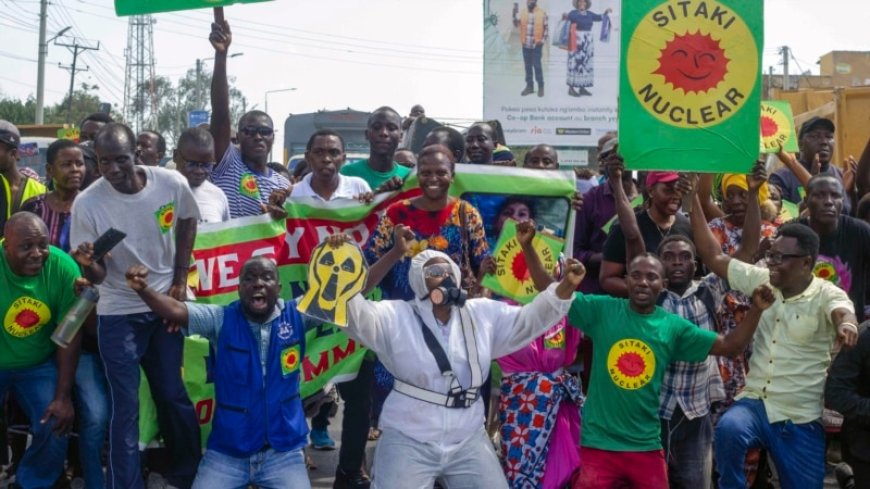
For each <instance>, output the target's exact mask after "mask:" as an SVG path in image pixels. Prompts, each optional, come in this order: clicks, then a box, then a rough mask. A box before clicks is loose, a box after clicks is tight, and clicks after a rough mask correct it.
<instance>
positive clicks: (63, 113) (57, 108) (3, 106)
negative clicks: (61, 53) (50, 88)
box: [0, 83, 100, 125]
mask: <svg viewBox="0 0 870 489" xmlns="http://www.w3.org/2000/svg"><path fill="white" fill-rule="evenodd" d="M99 89H100V87H98V86H97V85H88V84H86V83H82V85H81V88H79V89H78V90H75V91H73V97H72V100H73V103H72V112H70V110H69V106H68V105H67V104H68V103H69V95H67V96H65V97H64V98H63V100H61V101H60V102H58V103H56V104H54V105H51V106H45V108H44V116H43V121H44V122H45V124H63V123H67V122H70V123H73V124H78V123H79V121H81V120H82V119H84V118H85V116H87V115H89V114H92V113H94V112H96V111H97V110H99V108H100V98H99V96H98V90H99ZM0 119H5V120H8V121H9V122H11V123H13V124H16V125H21V124H35V123H36V99H35V98H33V97H28V98H27V100H21V99H14V98H6V97H4V98H2V99H0Z"/></svg>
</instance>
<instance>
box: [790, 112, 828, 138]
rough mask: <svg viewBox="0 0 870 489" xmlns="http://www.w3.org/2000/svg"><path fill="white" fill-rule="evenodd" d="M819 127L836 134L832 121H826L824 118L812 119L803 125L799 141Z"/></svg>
mask: <svg viewBox="0 0 870 489" xmlns="http://www.w3.org/2000/svg"><path fill="white" fill-rule="evenodd" d="M817 127H823V128H825V129H827V130H829V131H831V132H834V123H833V122H831V119H826V118H824V117H810V118H809V119H808V120H807V121H806V122H804V123H803V124H802V125H801V130H800V133H798V139H801V138H802V137H804V134H806V133H808V132H810V131H812V130H813V129H815V128H817Z"/></svg>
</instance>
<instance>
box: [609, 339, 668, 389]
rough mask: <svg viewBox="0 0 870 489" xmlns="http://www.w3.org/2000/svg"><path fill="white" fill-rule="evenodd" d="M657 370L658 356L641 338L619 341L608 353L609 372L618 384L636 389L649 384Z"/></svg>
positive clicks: (624, 387) (625, 387)
mask: <svg viewBox="0 0 870 489" xmlns="http://www.w3.org/2000/svg"><path fill="white" fill-rule="evenodd" d="M655 371H656V357H655V355H653V352H652V349H650V347H649V345H647V344H646V343H644V342H643V341H640V340H635V339H625V340H620V341H617V342H616V343H614V344H613V346H612V347H610V352H609V353H608V354H607V372H608V374H610V380H612V381H613V383H614V384H616V385H617V386H619V387H621V388H623V389H628V390H635V389H640V388H641V387H643V386H645V385H647V384H648V383H649V382H650V380H652V377H653V375H654V374H655Z"/></svg>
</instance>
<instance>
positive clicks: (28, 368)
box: [0, 212, 81, 487]
mask: <svg viewBox="0 0 870 489" xmlns="http://www.w3.org/2000/svg"><path fill="white" fill-rule="evenodd" d="M4 228H5V229H4V230H5V236H6V239H5V241H3V254H2V256H0V317H2V318H3V329H2V331H0V398H3V397H4V395H5V394H6V392H7V391H10V390H11V392H12V394H13V396H14V397H15V398H16V400H17V401H18V404H19V405H20V406H21V407H22V408H23V409H24V411H25V414H26V415H27V417H28V419H29V420H30V432H31V435H32V437H33V441H32V443H31V444H30V448H28V449H27V451H26V452H25V453H24V457H23V458H22V459H21V463H20V464H19V465H18V470H17V472H16V474H15V478H16V482H17V483H18V484H19V485H20V486H21V487H52V485H53V484H54V482H55V480H56V479H57V478H58V476H59V475H60V473H61V471H62V470H63V464H64V459H65V457H66V449H67V441H68V438H67V437H66V436H65V434H66V433H67V432H68V431H69V430H70V428H71V427H72V422H73V406H72V403H71V401H70V390H71V388H72V385H73V381H74V379H75V370H76V362H77V361H78V355H79V341H80V338H81V335H80V334H79V335H77V336H76V339H75V340H74V341H73V343H72V344H71V345H70V346H69V347H67V348H55V346H54V343H52V342H51V339H50V338H51V333H52V332H53V331H54V328H55V325H56V324H57V323H58V322H59V321H60V319H61V318H62V317H63V316H64V314H66V312H67V311H68V310H69V308H70V306H72V304H73V303H74V302H75V300H76V297H75V281H76V279H77V278H79V276H80V274H79V267H78V265H77V264H76V262H75V261H74V260H73V259H72V258H71V257H70V256H69V255H67V254H66V253H64V252H63V251H61V250H60V249H58V248H55V247H54V246H49V244H48V229H47V228H46V226H45V224H44V223H43V222H42V220H40V219H39V217H38V216H36V214H31V213H29V212H18V213H16V214H13V215H12V217H10V218H9V220H8V221H7V222H6V225H5V226H4ZM4 449H5V447H4Z"/></svg>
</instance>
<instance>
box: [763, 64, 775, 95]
mask: <svg viewBox="0 0 870 489" xmlns="http://www.w3.org/2000/svg"><path fill="white" fill-rule="evenodd" d="M771 88H773V66H768V67H767V93H766V94H765V99H767V100H769V99H770V89H771Z"/></svg>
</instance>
